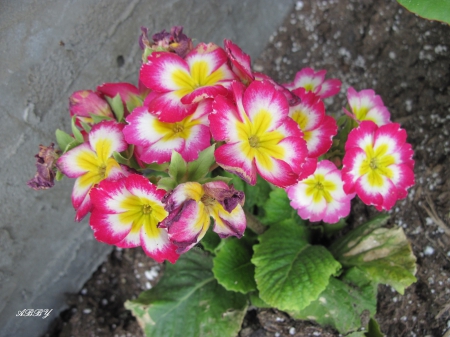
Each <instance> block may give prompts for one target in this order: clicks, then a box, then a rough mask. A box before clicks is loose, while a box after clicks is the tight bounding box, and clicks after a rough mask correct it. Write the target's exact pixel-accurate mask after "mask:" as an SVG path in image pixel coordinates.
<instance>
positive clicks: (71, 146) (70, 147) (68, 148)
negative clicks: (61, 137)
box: [64, 139, 83, 153]
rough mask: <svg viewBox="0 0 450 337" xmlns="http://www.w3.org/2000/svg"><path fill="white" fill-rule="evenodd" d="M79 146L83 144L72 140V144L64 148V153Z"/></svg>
mask: <svg viewBox="0 0 450 337" xmlns="http://www.w3.org/2000/svg"><path fill="white" fill-rule="evenodd" d="M81 144H83V143H80V142H79V141H78V140H76V139H74V140H72V142H71V143H69V144H68V145H67V146H66V148H65V150H64V153H66V152H67V151H70V150H72V149H73V148H74V147H77V146H78V145H81Z"/></svg>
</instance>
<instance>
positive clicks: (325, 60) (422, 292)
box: [45, 0, 450, 337]
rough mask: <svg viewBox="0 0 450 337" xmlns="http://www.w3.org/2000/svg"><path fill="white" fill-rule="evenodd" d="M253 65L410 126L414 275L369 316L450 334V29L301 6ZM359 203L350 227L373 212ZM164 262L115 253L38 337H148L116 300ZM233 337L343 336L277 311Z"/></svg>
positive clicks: (353, 4) (363, 7) (255, 318)
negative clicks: (335, 88)
mask: <svg viewBox="0 0 450 337" xmlns="http://www.w3.org/2000/svg"><path fill="white" fill-rule="evenodd" d="M180 24H182V23H180ZM166 28H167V27H166ZM187 33H188V32H187ZM243 33H245V32H243ZM241 47H242V48H243V49H244V50H245V46H241ZM253 65H254V68H255V70H257V71H263V72H265V73H267V74H268V75H270V76H272V77H274V78H275V79H276V80H278V81H280V82H287V81H289V80H292V79H293V76H294V74H295V72H296V71H297V70H299V69H301V68H302V67H307V66H310V67H313V68H314V69H316V70H317V69H326V70H327V71H328V77H333V78H334V77H335V78H339V79H341V80H342V81H343V89H342V91H341V94H340V95H339V96H338V97H334V98H332V99H328V101H326V103H327V112H329V113H338V112H341V111H342V106H344V105H345V93H346V90H347V88H348V87H349V86H353V87H355V88H356V89H357V90H362V89H365V88H373V89H374V90H375V91H376V92H377V94H379V95H381V97H382V98H383V101H384V103H385V104H386V106H388V107H389V109H390V111H391V114H392V116H393V117H392V119H393V121H395V122H399V123H401V124H402V126H403V128H405V129H406V130H407V132H408V140H409V142H411V143H412V145H413V148H414V150H415V160H416V166H415V174H416V185H415V186H414V187H413V188H412V189H411V190H410V191H409V196H408V198H407V199H405V200H403V201H400V202H398V203H397V205H396V206H395V207H394V209H393V210H392V211H391V213H392V218H391V223H396V224H398V225H400V226H402V227H403V228H404V230H405V232H406V234H407V236H408V238H409V240H410V241H411V244H412V247H413V251H414V254H415V255H416V256H417V266H418V271H417V275H416V276H417V279H418V281H417V283H415V284H413V285H412V286H411V287H409V288H408V289H407V290H406V292H405V294H404V295H403V296H402V295H400V294H398V293H396V292H395V291H394V290H393V289H391V288H390V287H386V286H380V287H379V295H378V301H379V302H378V313H377V316H376V317H377V320H378V322H379V323H380V326H381V329H382V331H383V332H384V333H385V334H386V335H387V336H393V337H399V336H418V337H431V336H433V337H442V336H444V335H445V337H448V336H450V332H448V330H447V329H449V328H450V221H449V217H450V213H449V212H450V201H449V200H450V199H449V193H450V175H449V173H450V172H449V170H450V158H449V152H450V144H449V131H450V127H449V122H450V27H449V26H448V25H446V24H442V23H438V22H429V21H426V20H423V19H421V18H418V17H417V16H415V15H414V14H411V13H409V12H407V11H406V10H405V9H403V8H402V7H400V6H399V5H398V4H397V2H396V1H390V0H376V1H375V0H373V1H362V0H361V1H342V0H341V1H338V0H321V1H297V2H296V4H295V7H294V8H293V9H292V11H291V13H290V15H289V16H288V17H287V18H286V20H285V22H284V23H283V25H282V26H281V27H279V29H278V30H277V32H275V33H274V34H273V35H272V37H271V38H270V43H269V44H268V45H267V48H266V50H265V52H264V53H263V54H262V55H261V57H260V58H259V59H258V60H255V61H254V64H253ZM355 206H356V207H355V208H354V210H355V211H354V212H353V213H352V217H351V219H352V220H353V221H354V224H358V223H360V222H361V221H363V219H366V218H367V217H368V216H370V215H372V214H374V211H373V209H371V208H368V207H365V206H363V205H361V204H360V203H358V202H356V204H355ZM162 268H163V267H162V266H159V265H157V264H156V263H154V262H153V261H152V260H151V259H149V258H147V257H146V256H145V254H144V253H143V252H142V250H141V249H140V248H139V249H133V250H118V249H116V250H114V252H113V253H112V254H111V255H110V256H109V258H108V260H107V261H106V262H105V263H104V264H103V265H102V266H100V267H99V269H98V270H97V271H96V272H95V273H94V275H93V276H92V278H91V279H90V280H89V281H88V282H87V283H86V284H85V285H84V286H83V288H82V289H81V290H80V292H79V293H78V294H73V295H68V300H67V303H68V306H69V309H68V310H66V311H65V312H63V313H62V314H61V316H60V317H59V318H58V319H56V320H55V321H54V322H53V326H52V328H51V329H50V330H49V331H48V333H47V334H45V337H69V336H75V337H78V336H86V337H89V336H98V337H111V336H114V337H115V336H117V337H122V336H123V337H125V336H127V337H132V336H133V337H134V336H143V335H142V332H141V331H140V329H139V326H138V325H137V323H136V321H135V320H134V318H133V317H132V316H131V314H130V313H129V312H128V311H126V310H125V309H124V308H123V302H124V301H125V300H127V299H130V298H135V297H136V296H137V295H138V294H139V293H140V292H141V291H143V290H145V289H148V288H150V287H152V286H154V285H155V284H156V282H157V281H158V278H159V277H160V276H161V271H162ZM239 336H240V337H269V336H270V337H272V336H280V337H281V336H297V337H300V336H323V337H331V336H339V335H338V334H337V333H336V332H334V331H333V330H331V329H323V328H321V327H319V326H317V325H314V324H312V323H309V322H301V321H295V320H293V319H291V318H290V317H289V316H288V315H286V314H285V313H283V312H280V311H277V310H256V309H251V310H249V312H248V314H247V316H246V319H245V321H244V324H243V326H242V330H241V332H240V333H239Z"/></svg>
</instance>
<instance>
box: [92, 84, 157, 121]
mask: <svg viewBox="0 0 450 337" xmlns="http://www.w3.org/2000/svg"><path fill="white" fill-rule="evenodd" d="M97 91H98V92H99V93H101V94H103V95H104V96H107V97H109V98H114V97H115V96H116V95H120V98H121V99H122V104H123V107H124V110H125V116H127V115H128V114H129V113H130V112H131V111H133V110H134V108H136V107H139V106H142V103H143V102H144V99H145V97H147V95H148V93H149V89H147V88H146V87H144V86H143V85H140V86H139V88H136V87H135V86H134V85H133V84H131V83H125V82H124V83H103V84H102V85H99V86H98V87H97Z"/></svg>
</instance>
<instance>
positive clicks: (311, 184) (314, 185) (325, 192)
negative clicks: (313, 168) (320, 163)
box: [305, 173, 337, 203]
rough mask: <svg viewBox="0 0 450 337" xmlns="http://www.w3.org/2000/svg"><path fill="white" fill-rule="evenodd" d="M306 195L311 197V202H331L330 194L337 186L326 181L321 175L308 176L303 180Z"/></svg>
mask: <svg viewBox="0 0 450 337" xmlns="http://www.w3.org/2000/svg"><path fill="white" fill-rule="evenodd" d="M305 184H306V185H307V188H306V191H305V192H306V195H307V196H312V197H313V202H314V203H318V202H320V201H322V200H323V199H325V201H326V202H327V203H329V202H331V201H332V200H333V197H332V196H331V193H330V192H333V191H335V190H336V189H337V186H336V184H335V183H334V182H332V181H329V180H326V179H325V176H324V175H323V174H319V173H318V174H315V175H312V176H310V177H309V178H308V179H306V180H305Z"/></svg>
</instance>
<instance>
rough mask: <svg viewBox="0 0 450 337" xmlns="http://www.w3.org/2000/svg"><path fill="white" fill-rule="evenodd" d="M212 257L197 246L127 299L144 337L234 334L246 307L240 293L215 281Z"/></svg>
mask: <svg viewBox="0 0 450 337" xmlns="http://www.w3.org/2000/svg"><path fill="white" fill-rule="evenodd" d="M211 268H212V259H211V257H210V256H207V255H205V254H204V253H203V252H201V251H200V250H197V249H192V250H190V251H189V252H187V253H186V254H183V255H182V256H181V257H180V258H179V260H178V261H177V263H176V264H174V265H169V264H168V265H167V266H166V270H165V272H164V276H163V277H162V279H161V280H160V281H159V283H158V284H157V285H156V287H154V288H152V289H150V290H148V291H146V292H143V293H142V294H141V295H140V296H139V298H138V299H136V300H134V301H127V302H126V303H125V307H126V308H127V309H129V310H131V311H132V313H133V315H134V316H135V317H136V319H137V320H138V322H139V324H140V325H141V327H142V328H143V330H144V332H145V334H146V336H148V337H150V336H151V337H185V336H210V337H227V336H229V337H235V336H236V335H237V333H238V332H239V329H240V327H241V324H242V321H243V319H244V315H245V313H246V310H247V303H246V302H247V301H246V298H245V296H244V295H242V294H239V293H235V292H229V291H226V290H225V289H224V288H223V287H222V286H221V285H220V284H218V283H217V281H216V279H215V278H214V276H213V274H212V271H211Z"/></svg>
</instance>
